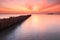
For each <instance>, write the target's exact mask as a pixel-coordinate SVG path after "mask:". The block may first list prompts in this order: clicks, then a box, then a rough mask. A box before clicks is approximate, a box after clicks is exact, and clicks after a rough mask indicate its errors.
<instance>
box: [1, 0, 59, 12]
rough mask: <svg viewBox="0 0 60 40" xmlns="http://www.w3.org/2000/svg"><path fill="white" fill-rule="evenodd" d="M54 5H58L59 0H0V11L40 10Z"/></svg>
mask: <svg viewBox="0 0 60 40" xmlns="http://www.w3.org/2000/svg"><path fill="white" fill-rule="evenodd" d="M55 5H60V0H0V13H2V12H4V13H5V12H6V13H7V12H11V13H14V12H40V11H41V10H44V9H47V8H49V7H51V6H54V7H55ZM57 10H59V9H57Z"/></svg>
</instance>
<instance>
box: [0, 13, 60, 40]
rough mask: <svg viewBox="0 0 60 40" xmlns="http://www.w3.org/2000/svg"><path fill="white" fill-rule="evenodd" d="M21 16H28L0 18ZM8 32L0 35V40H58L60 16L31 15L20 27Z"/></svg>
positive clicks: (5, 15)
mask: <svg viewBox="0 0 60 40" xmlns="http://www.w3.org/2000/svg"><path fill="white" fill-rule="evenodd" d="M21 15H30V14H1V15H0V18H9V17H11V16H12V17H13V16H21ZM10 30H11V29H10ZM10 30H6V31H5V30H4V31H3V32H2V33H0V40H60V15H42V14H31V17H29V18H28V19H26V20H25V21H24V22H23V23H22V24H21V25H18V26H17V27H16V28H15V29H13V30H11V31H10Z"/></svg>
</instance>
